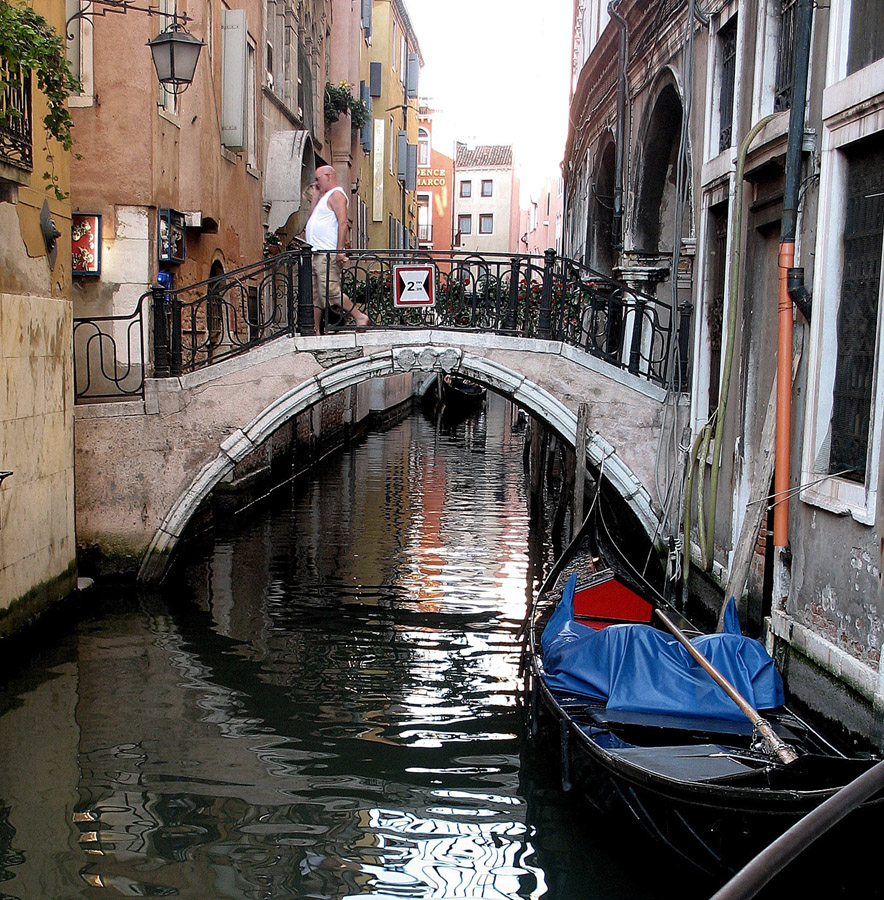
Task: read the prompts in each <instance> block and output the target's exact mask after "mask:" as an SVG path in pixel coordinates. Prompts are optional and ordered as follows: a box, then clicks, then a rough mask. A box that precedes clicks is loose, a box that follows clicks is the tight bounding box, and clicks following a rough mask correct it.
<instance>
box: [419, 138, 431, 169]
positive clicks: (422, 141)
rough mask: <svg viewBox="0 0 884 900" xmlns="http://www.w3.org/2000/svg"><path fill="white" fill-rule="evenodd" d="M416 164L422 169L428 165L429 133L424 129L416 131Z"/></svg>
mask: <svg viewBox="0 0 884 900" xmlns="http://www.w3.org/2000/svg"><path fill="white" fill-rule="evenodd" d="M417 164H418V165H419V166H422V167H427V166H429V164H430V132H429V131H427V129H426V128H418V130H417Z"/></svg>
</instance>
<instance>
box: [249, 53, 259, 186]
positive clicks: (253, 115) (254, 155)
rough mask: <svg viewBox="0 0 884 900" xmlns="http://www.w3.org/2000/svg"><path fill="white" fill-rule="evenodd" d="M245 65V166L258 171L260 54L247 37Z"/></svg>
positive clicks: (254, 171)
mask: <svg viewBox="0 0 884 900" xmlns="http://www.w3.org/2000/svg"><path fill="white" fill-rule="evenodd" d="M246 47H247V50H246V52H247V60H248V61H247V67H246V168H248V169H250V170H251V171H252V172H253V173H257V171H258V83H259V82H258V65H259V59H260V55H259V53H258V47H257V45H256V44H255V42H254V41H253V40H252V39H251V38H249V39H248V42H247V44H246Z"/></svg>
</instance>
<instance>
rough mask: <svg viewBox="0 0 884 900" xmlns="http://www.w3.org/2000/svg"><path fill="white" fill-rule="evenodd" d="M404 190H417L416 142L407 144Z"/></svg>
mask: <svg viewBox="0 0 884 900" xmlns="http://www.w3.org/2000/svg"><path fill="white" fill-rule="evenodd" d="M405 190H406V191H416V190H417V144H408V156H407V159H406V164H405Z"/></svg>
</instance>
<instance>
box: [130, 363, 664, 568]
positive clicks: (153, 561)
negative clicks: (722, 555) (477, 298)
mask: <svg viewBox="0 0 884 900" xmlns="http://www.w3.org/2000/svg"><path fill="white" fill-rule="evenodd" d="M557 346H558V345H557ZM405 372H436V373H440V374H446V373H451V372H456V373H459V374H462V375H465V376H467V377H469V378H471V379H473V380H475V381H477V382H479V383H481V384H483V385H485V386H486V387H489V388H491V389H493V390H494V391H496V392H497V393H499V394H502V395H503V396H505V397H508V398H510V399H511V400H513V401H514V402H515V403H517V404H518V405H519V406H520V407H522V408H523V409H525V410H527V411H528V412H530V413H531V414H532V415H533V416H534V417H535V418H537V419H539V420H541V421H543V422H545V423H546V424H547V425H548V426H549V427H551V428H552V429H553V430H554V431H555V432H556V433H557V434H558V435H559V436H560V437H561V438H562V439H563V440H564V441H565V442H567V443H568V444H569V445H570V446H572V447H574V446H576V442H577V416H576V413H575V412H572V411H571V409H569V408H568V406H567V405H566V404H565V403H564V402H562V400H560V399H558V398H557V397H555V396H553V394H552V393H551V392H550V391H549V390H547V389H546V388H545V387H542V386H540V385H539V384H537V383H536V382H535V381H532V380H531V379H529V378H528V376H527V375H526V374H524V372H519V371H516V369H515V368H513V367H512V365H511V364H510V363H509V362H508V363H507V364H504V363H502V362H500V361H498V360H495V359H493V358H491V357H489V356H487V355H482V354H481V353H479V352H476V353H472V352H470V350H469V349H467V348H464V347H453V346H444V345H425V346H394V347H392V348H386V349H384V350H382V351H379V352H376V353H373V354H370V355H366V356H359V357H357V358H355V359H349V360H346V361H344V362H341V363H338V364H336V365H332V366H330V367H329V368H327V369H325V370H324V371H322V372H320V373H318V374H316V375H314V376H312V377H309V378H307V379H306V380H304V381H303V382H301V383H300V384H298V385H297V386H296V387H294V388H292V389H291V390H289V391H287V392H285V393H283V394H282V395H281V396H279V397H278V398H277V399H275V400H273V401H272V402H270V403H269V404H268V405H267V406H265V407H264V409H262V410H261V412H260V413H258V415H256V416H255V417H254V418H253V419H252V420H251V421H250V422H249V423H248V424H247V425H245V426H244V427H242V428H237V429H236V430H235V431H234V432H233V433H232V434H230V435H229V437H227V438H226V439H225V440H223V441H222V442H221V444H220V446H219V448H218V452H217V454H216V455H215V456H214V457H213V458H212V459H210V460H209V461H208V462H207V463H205V464H204V465H203V466H202V468H201V469H200V470H199V472H198V473H197V474H196V476H195V477H194V478H193V479H192V481H191V482H190V484H189V485H188V486H187V487H186V488H185V490H184V491H183V492H182V493H181V494H180V495H179V496H178V497H177V499H176V500H175V501H174V503H173V504H172V506H171V508H170V509H169V511H168V513H167V514H166V515H165V517H164V518H163V520H162V522H161V523H160V525H159V527H158V528H157V529H156V531H155V532H154V534H153V537H152V538H151V540H150V543H149V545H148V547H147V551H146V553H145V554H144V557H143V559H142V562H141V566H140V569H139V573H138V577H139V579H140V580H145V581H150V580H156V579H158V578H160V577H161V576H162V575H163V573H164V572H165V570H166V567H167V565H168V562H169V560H170V558H171V554H172V552H173V551H174V549H175V547H176V545H177V543H178V541H179V539H180V537H181V535H182V533H183V531H184V528H185V527H186V525H187V523H188V522H189V521H190V519H191V518H192V516H193V515H194V513H195V512H196V510H197V509H198V508H199V506H200V504H201V503H202V502H203V501H204V500H205V499H206V498H207V497H208V496H209V494H210V493H211V491H212V490H213V489H214V488H215V486H216V485H217V484H218V483H219V482H220V481H221V480H222V479H223V478H224V477H225V476H226V475H227V474H228V473H230V472H231V471H232V470H233V468H234V466H235V465H236V464H237V463H238V462H240V461H242V460H243V459H245V458H246V457H247V456H248V455H249V454H250V453H252V452H253V451H254V450H255V449H257V448H258V447H259V446H260V445H261V444H262V443H263V442H264V441H265V440H266V439H267V438H269V437H270V435H272V434H273V433H274V432H275V431H276V430H277V429H279V428H280V427H281V426H282V425H284V424H285V423H286V422H288V421H289V420H290V419H292V418H293V417H295V416H296V415H298V414H299V413H301V412H303V411H305V410H307V409H310V408H311V407H313V406H315V405H316V404H317V403H319V402H320V401H322V400H323V399H324V398H326V397H329V396H331V395H333V394H336V393H338V392H339V391H342V390H345V389H347V388H350V387H353V386H355V385H358V384H360V383H362V382H365V381H368V380H370V379H372V378H381V377H386V376H390V375H395V374H400V373H405ZM585 440H586V448H587V461H588V463H589V465H590V466H592V467H593V468H595V469H597V470H600V471H602V472H603V473H604V476H605V478H606V480H607V481H608V483H609V484H610V485H611V486H612V487H613V489H614V490H615V491H616V492H617V493H618V494H619V495H620V496H621V497H622V499H623V500H624V502H625V503H626V504H627V505H628V506H629V508H630V509H631V510H632V512H633V513H634V514H635V516H636V518H637V520H638V521H639V522H640V523H641V525H642V527H643V528H644V529H645V531H646V533H647V534H648V536H649V537H651V538H653V536H654V535H655V533H656V530H657V526H658V524H659V520H658V517H657V514H656V512H655V509H654V503H653V499H652V497H651V495H650V494H649V492H648V490H647V488H646V487H645V486H644V484H643V483H642V481H641V479H640V478H638V477H637V476H636V474H635V473H634V471H633V470H632V468H631V467H630V466H629V465H628V464H627V462H626V461H625V460H624V459H623V457H622V456H621V455H620V454H618V452H617V451H616V449H615V448H614V447H613V446H612V445H611V444H610V443H609V442H608V441H607V440H606V439H605V438H604V437H602V435H601V434H599V433H598V432H597V431H593V430H591V429H590V430H588V431H587V434H586V436H585Z"/></svg>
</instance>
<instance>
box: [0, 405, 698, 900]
mask: <svg viewBox="0 0 884 900" xmlns="http://www.w3.org/2000/svg"><path fill="white" fill-rule="evenodd" d="M513 421H514V416H513V409H512V408H511V407H510V406H509V405H508V404H506V403H505V402H504V401H503V400H501V399H500V398H497V397H489V402H488V406H487V408H486V409H485V410H484V411H483V412H482V413H480V414H476V415H474V416H472V417H471V418H469V419H467V420H465V421H462V422H460V423H459V424H457V425H450V426H445V427H441V428H437V425H436V423H434V422H432V421H429V420H428V419H426V418H424V417H423V416H421V415H419V414H415V415H412V416H409V417H408V418H406V419H405V420H404V421H402V422H401V423H399V424H398V425H395V426H393V427H391V428H389V429H388V430H386V431H384V432H382V433H372V434H369V435H368V436H367V437H366V438H365V439H364V440H362V441H361V442H360V443H359V444H358V445H356V446H354V447H353V448H352V449H351V450H349V451H347V452H346V453H343V454H341V455H335V456H332V457H330V458H328V459H326V460H325V461H324V462H323V463H322V465H321V467H320V468H319V470H318V471H317V472H315V474H314V475H313V476H311V477H310V478H309V479H306V480H304V481H301V482H293V483H291V484H290V485H289V486H288V487H286V488H285V489H282V490H279V491H277V492H275V493H274V495H273V496H272V497H271V498H269V499H267V500H265V501H264V502H262V503H261V504H258V505H256V506H254V507H252V508H251V509H250V510H248V511H246V512H245V513H242V514H239V515H237V516H235V517H233V519H232V520H231V521H230V522H229V523H227V524H226V525H223V526H219V527H216V529H215V530H214V532H213V534H212V536H211V538H209V539H206V540H204V541H202V542H201V543H199V545H194V546H191V547H189V548H188V550H187V552H186V553H185V554H184V556H183V558H182V559H181V560H179V563H178V565H177V567H176V569H175V571H174V573H173V575H172V577H171V578H170V579H169V580H168V581H167V583H166V585H165V586H164V588H163V590H162V591H161V592H157V593H138V592H136V591H134V590H133V589H126V590H121V589H105V590H103V591H101V592H97V591H96V592H94V596H93V597H92V599H91V603H92V604H93V605H94V608H93V609H91V611H90V615H89V617H88V618H86V619H81V620H79V621H78V622H77V623H76V624H75V625H73V626H72V627H71V629H70V630H68V631H67V632H66V633H64V634H62V635H60V636H59V637H58V638H57V639H56V640H55V642H54V643H53V644H52V645H51V646H48V647H46V648H45V649H42V650H41V651H40V652H39V654H37V655H36V656H34V657H32V658H31V659H30V661H29V662H28V663H27V664H26V665H22V666H19V667H18V668H17V669H15V670H14V671H13V672H12V673H11V674H9V675H8V676H7V677H6V679H5V681H4V685H3V690H2V693H0V755H2V759H3V765H2V768H0V897H2V898H9V897H15V898H19V900H37V898H41V900H43V898H59V900H60V898H79V897H83V898H86V897H88V898H95V897H117V896H127V897H131V896H153V897H159V896H177V897H189V898H199V900H210V898H249V900H263V898H274V900H275V898H302V897H303V898H342V897H389V898H393V897H395V898H438V900H442V898H483V900H495V898H529V897H530V898H539V897H546V898H549V900H578V898H581V900H583V898H625V897H629V898H633V900H642V898H657V897H662V896H669V895H671V893H672V889H673V885H672V884H671V883H669V884H666V883H664V882H661V873H660V870H659V869H657V868H656V866H655V865H653V858H652V857H649V856H648V855H647V850H646V848H644V847H642V852H641V853H640V854H637V852H636V849H637V848H636V847H635V846H634V845H632V844H631V843H630V845H629V846H623V845H622V844H621V842H620V839H619V838H618V835H617V834H616V833H611V830H610V829H609V828H608V827H607V824H606V823H605V822H604V821H602V820H600V819H598V818H596V817H594V816H593V815H592V814H591V813H589V812H588V811H587V809H586V808H585V807H584V806H583V805H582V804H581V803H580V802H578V801H577V800H576V799H574V798H571V797H568V796H565V795H563V794H562V793H561V792H560V791H559V790H558V784H557V780H556V778H557V776H556V766H555V761H554V760H551V759H545V758H542V757H538V756H537V755H536V754H534V753H532V752H530V751H529V749H528V746H527V744H526V741H525V736H524V734H523V729H522V720H521V715H520V712H519V708H518V703H517V700H518V692H519V687H520V678H519V654H520V626H521V624H522V620H523V618H524V616H525V612H526V604H527V602H528V597H529V595H530V594H531V592H532V591H533V590H534V589H535V588H536V586H537V584H538V581H539V580H540V579H541V578H542V575H543V570H544V567H545V566H547V565H548V562H549V555H550V551H548V550H545V549H544V547H545V542H544V540H543V535H541V534H537V533H533V532H532V528H531V527H530V524H529V520H528V516H527V512H526V510H527V504H526V497H525V488H524V475H523V470H522V434H521V433H520V432H519V431H518V430H516V428H515V427H514V425H513ZM637 858H640V859H641V860H642V864H641V865H637V864H636V860H637ZM678 889H679V890H678V892H679V894H680V895H681V896H682V897H686V898H691V897H694V896H701V894H700V893H697V892H695V890H694V888H693V887H691V885H690V883H688V882H685V881H684V880H683V878H681V877H680V878H679V884H678ZM698 890H699V888H698ZM705 896H708V893H706V894H705Z"/></svg>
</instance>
